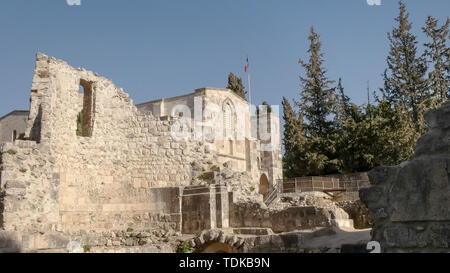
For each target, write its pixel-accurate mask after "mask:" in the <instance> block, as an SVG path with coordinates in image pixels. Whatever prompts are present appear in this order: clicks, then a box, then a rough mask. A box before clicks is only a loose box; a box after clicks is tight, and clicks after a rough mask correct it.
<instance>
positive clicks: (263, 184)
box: [259, 173, 269, 199]
mask: <svg viewBox="0 0 450 273" xmlns="http://www.w3.org/2000/svg"><path fill="white" fill-rule="evenodd" d="M259 193H260V194H262V196H263V197H264V199H266V198H267V195H268V194H269V179H267V175H266V174H264V173H263V174H262V175H261V177H260V178H259Z"/></svg>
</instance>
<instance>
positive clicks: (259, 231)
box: [233, 227, 274, 235]
mask: <svg viewBox="0 0 450 273" xmlns="http://www.w3.org/2000/svg"><path fill="white" fill-rule="evenodd" d="M233 233H234V234H240V235H272V234H274V232H273V231H272V229H271V228H256V227H255V228H252V227H250V228H248V227H246V228H233Z"/></svg>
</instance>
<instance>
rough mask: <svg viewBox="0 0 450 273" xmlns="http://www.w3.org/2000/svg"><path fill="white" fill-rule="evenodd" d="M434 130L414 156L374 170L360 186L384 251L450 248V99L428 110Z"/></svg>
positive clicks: (431, 129) (374, 235)
mask: <svg viewBox="0 0 450 273" xmlns="http://www.w3.org/2000/svg"><path fill="white" fill-rule="evenodd" d="M425 119H426V121H427V124H428V128H429V132H428V133H427V134H425V135H424V136H422V137H421V138H420V139H419V141H418V142H417V145H416V148H415V154H414V156H413V158H411V160H409V161H406V162H404V163H402V164H400V165H398V166H393V167H379V168H376V169H374V170H372V171H371V172H370V173H369V177H370V181H371V184H372V186H371V187H370V188H368V189H362V190H361V191H360V197H361V200H362V201H363V202H364V203H365V204H366V205H367V206H368V208H369V210H370V213H371V215H372V216H373V218H374V221H375V223H374V226H373V232H372V237H373V240H374V241H378V242H379V243H380V244H381V249H382V251H383V252H449V247H450V140H449V138H450V103H446V104H444V105H443V106H442V107H441V108H439V109H436V110H431V111H429V112H427V113H426V114H425Z"/></svg>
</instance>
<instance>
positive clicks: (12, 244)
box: [0, 231, 22, 253]
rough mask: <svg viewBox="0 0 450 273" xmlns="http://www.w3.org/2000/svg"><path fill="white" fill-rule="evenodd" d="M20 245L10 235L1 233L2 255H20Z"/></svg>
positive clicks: (0, 251) (0, 248)
mask: <svg viewBox="0 0 450 273" xmlns="http://www.w3.org/2000/svg"><path fill="white" fill-rule="evenodd" d="M21 251H22V248H21V247H20V244H19V243H18V242H17V241H16V240H15V239H14V238H12V236H10V235H9V234H8V233H5V232H1V231H0V253H20V252H21Z"/></svg>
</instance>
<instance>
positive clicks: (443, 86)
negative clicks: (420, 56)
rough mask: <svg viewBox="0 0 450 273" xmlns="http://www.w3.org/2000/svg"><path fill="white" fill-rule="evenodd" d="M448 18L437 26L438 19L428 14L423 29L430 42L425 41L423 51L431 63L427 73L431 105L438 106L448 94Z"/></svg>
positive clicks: (449, 81)
mask: <svg viewBox="0 0 450 273" xmlns="http://www.w3.org/2000/svg"><path fill="white" fill-rule="evenodd" d="M449 25H450V19H448V18H447V21H446V22H445V24H443V25H442V26H441V27H438V20H437V19H435V18H433V17H432V16H428V18H427V21H426V25H425V27H423V28H422V29H423V31H424V32H425V34H426V35H427V37H428V38H429V39H431V41H430V42H428V43H425V53H424V55H425V56H426V58H427V60H428V62H429V63H431V64H432V69H431V71H430V73H429V74H428V86H429V88H430V89H431V90H432V92H433V103H432V106H438V105H440V104H442V103H443V102H444V101H446V100H447V99H448V98H449V96H450V94H449V91H450V89H449V88H450V73H449V69H450V61H449V54H450V48H449V47H448V46H447V39H448V38H449Z"/></svg>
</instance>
